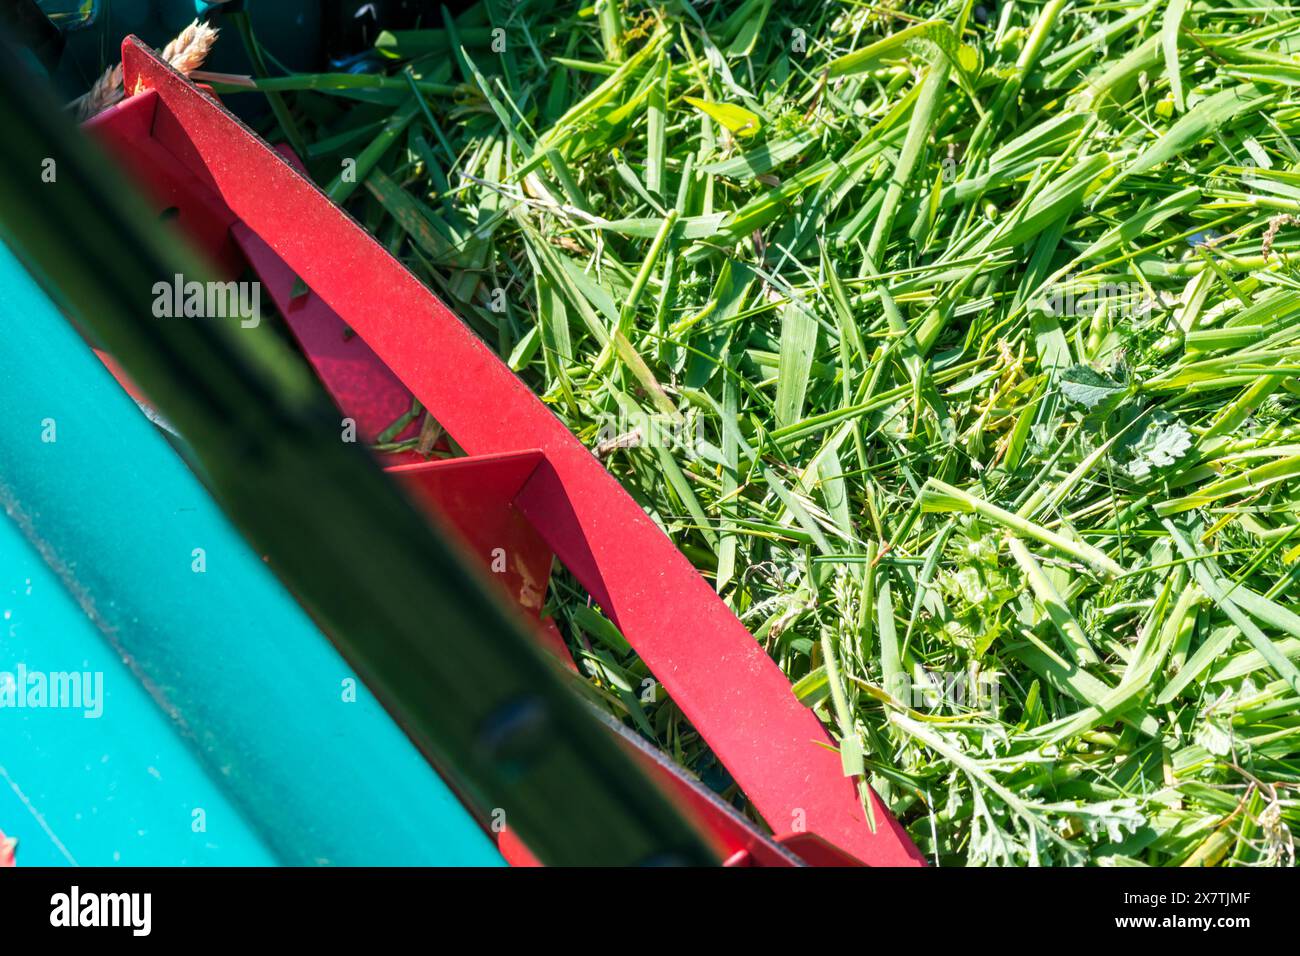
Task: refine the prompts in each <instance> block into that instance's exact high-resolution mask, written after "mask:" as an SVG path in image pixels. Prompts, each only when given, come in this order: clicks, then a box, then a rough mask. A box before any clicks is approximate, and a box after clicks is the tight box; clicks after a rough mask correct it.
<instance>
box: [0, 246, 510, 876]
mask: <svg viewBox="0 0 1300 956" xmlns="http://www.w3.org/2000/svg"><path fill="white" fill-rule="evenodd" d="M167 321H175V320H167ZM0 328H3V329H4V331H5V348H6V355H7V357H8V358H7V362H6V365H7V368H6V371H5V374H4V375H3V376H0V505H3V506H4V507H5V508H6V509H9V510H10V511H11V515H14V516H15V517H16V518H17V520H18V523H19V524H20V526H21V527H22V528H23V531H24V534H26V535H27V537H28V538H29V539H31V540H33V541H36V542H39V543H40V549H41V553H42V554H43V555H44V556H45V557H46V558H47V560H49V561H50V562H51V564H52V566H54V567H55V569H56V571H57V572H58V574H59V577H60V579H61V580H62V581H63V582H64V584H65V586H66V587H68V588H69V589H70V590H71V591H72V592H73V593H74V594H75V596H76V598H77V601H78V603H79V604H80V605H81V606H83V607H93V608H94V610H95V615H96V618H97V623H98V624H99V631H100V632H101V633H100V640H101V641H108V642H109V643H110V644H111V647H112V650H113V651H114V652H115V653H116V655H117V656H118V657H119V658H120V659H121V660H123V661H125V662H127V664H128V665H129V666H130V668H131V670H132V671H133V672H134V673H135V674H136V675H138V677H139V679H140V680H141V682H142V686H147V688H148V691H149V694H150V697H151V698H152V700H153V701H154V703H155V706H156V707H158V708H160V709H161V711H162V712H164V713H165V714H166V715H167V716H168V718H169V720H168V723H169V725H170V727H171V730H172V732H173V734H176V735H180V738H181V739H183V740H184V741H185V744H186V746H188V747H189V748H190V749H191V750H192V751H193V752H194V753H195V754H196V755H198V757H199V758H200V759H201V761H202V765H203V767H204V768H205V769H206V771H207V775H208V777H209V778H210V779H212V780H215V781H217V782H218V783H219V784H220V787H221V790H222V791H223V792H224V793H225V794H227V795H228V797H229V799H230V801H231V803H232V804H233V805H234V807H235V808H237V810H238V812H239V814H240V815H242V817H243V819H244V820H246V821H247V822H248V824H249V825H250V826H251V827H252V828H253V829H254V830H255V831H256V833H257V835H258V838H259V839H260V840H261V842H262V843H263V844H264V845H265V846H266V847H268V848H270V850H271V852H272V853H273V855H274V856H275V858H276V859H277V860H278V861H279V862H282V863H287V864H342V865H361V864H371V865H419V864H426V865H428V864H433V865H441V864H453V865H499V864H500V863H501V859H500V857H499V855H498V854H497V852H496V850H495V848H494V847H493V846H492V844H491V841H489V840H488V838H487V837H486V836H485V835H484V834H483V832H482V831H481V829H480V828H479V827H478V826H477V825H476V823H475V822H474V820H473V819H472V818H471V817H470V816H469V814H468V813H467V812H466V810H465V809H464V808H463V807H462V806H461V805H460V803H459V802H458V801H457V800H456V798H455V796H454V795H453V794H452V793H451V792H450V791H449V790H448V788H447V787H446V785H445V784H444V783H443V782H442V780H441V779H440V778H439V777H438V776H437V774H435V773H434V772H433V771H432V770H431V769H430V767H429V766H428V764H427V763H426V762H425V760H424V759H423V757H422V756H421V755H420V754H419V753H418V751H417V750H416V749H415V748H414V746H413V745H412V744H411V743H410V741H409V740H408V739H407V738H406V736H405V735H404V734H403V733H402V732H401V730H400V729H399V728H398V727H397V726H396V725H395V724H394V723H393V722H392V721H391V720H390V719H389V717H388V715H387V714H386V713H385V712H384V710H383V709H382V707H380V706H379V704H378V703H377V702H376V701H375V700H374V698H373V697H372V696H371V695H370V694H369V693H368V692H367V691H366V689H365V687H364V685H363V684H361V682H360V681H359V680H358V679H357V678H356V676H355V675H354V674H353V673H352V672H351V670H350V669H349V668H348V666H347V664H346V662H344V661H343V659H342V658H341V657H340V656H339V655H338V653H337V652H336V651H335V650H334V648H333V646H332V645H331V644H330V643H329V642H328V641H327V640H326V639H325V638H324V637H323V636H322V635H321V634H320V633H319V632H318V631H317V630H316V628H315V626H314V625H313V624H312V622H311V621H310V619H309V618H308V617H307V616H306V614H305V613H304V612H303V611H302V609H301V608H300V607H299V606H298V605H297V604H296V603H295V602H294V601H293V599H292V597H291V596H290V595H288V594H287V593H286V592H285V590H284V589H283V587H282V586H281V585H280V584H279V582H278V581H277V580H276V579H275V578H274V576H273V575H272V574H271V573H270V572H269V571H268V569H267V568H266V566H265V565H264V564H263V563H262V561H261V560H260V559H259V557H258V556H257V555H256V554H254V553H253V552H252V551H251V550H250V549H249V547H248V546H247V544H246V543H245V542H244V541H243V539H242V538H241V537H240V536H239V535H238V533H237V532H236V531H235V530H234V528H233V527H232V526H231V525H230V524H229V522H228V521H227V520H226V519H225V517H224V515H223V514H222V513H221V512H220V510H219V509H218V508H217V507H216V506H215V505H214V504H213V502H212V501H211V499H210V498H209V497H208V495H207V493H206V491H205V490H204V489H203V488H202V486H201V485H200V484H199V482H198V481H197V479H195V477H194V476H193V475H192V474H191V472H190V471H189V470H188V468H187V467H186V466H185V464H184V463H183V462H182V461H181V460H180V459H179V458H178V457H177V456H176V454H175V453H174V452H173V451H172V449H171V448H170V446H169V445H168V444H167V442H166V441H165V440H164V438H163V437H162V435H161V433H160V432H159V431H158V430H157V429H156V428H155V426H153V425H152V424H150V423H149V422H148V421H147V420H146V418H145V417H144V416H143V415H142V414H141V413H140V411H139V410H138V409H137V408H136V406H135V404H134V403H133V402H132V401H131V399H130V398H129V397H128V396H127V395H126V394H125V393H124V392H123V391H122V390H121V389H120V388H119V387H118V386H117V384H116V383H115V382H114V381H113V380H112V378H111V376H110V375H109V374H108V373H107V371H106V370H105V369H104V368H103V367H102V365H100V363H99V362H98V360H97V359H96V358H95V357H94V355H93V353H91V351H90V350H89V349H87V348H86V346H85V344H84V343H83V342H82V341H81V339H80V338H79V337H78V336H77V335H76V333H75V331H74V330H73V329H72V328H71V327H70V326H69V325H68V324H67V322H66V321H65V320H64V319H63V317H62V316H61V315H59V314H58V312H57V311H56V310H55V309H54V308H53V306H52V304H51V303H50V301H49V300H48V298H46V297H45V295H44V294H43V293H42V292H41V290H40V289H39V287H38V286H37V285H36V284H35V283H34V282H33V281H32V279H31V277H30V276H28V275H27V274H26V272H25V271H23V269H22V268H21V266H20V265H19V264H18V263H17V262H16V260H14V258H13V256H12V254H11V253H10V252H9V251H8V250H7V249H6V248H4V247H3V246H0ZM51 428H52V429H53V431H51ZM51 437H53V440H49V439H50V438H51ZM196 549H200V550H196ZM200 562H201V563H200ZM200 568H201V570H200ZM105 635H109V637H105ZM5 660H6V659H5V658H0V670H3V669H6V668H5V666H4V663H5ZM143 732H145V728H143V727H142V733H143ZM43 746H45V747H46V748H47V752H48V753H49V754H50V755H51V760H52V761H54V762H56V764H57V766H58V768H59V770H58V773H60V774H64V770H65V768H66V775H63V776H60V777H59V778H58V779H59V780H62V781H65V783H64V785H65V786H66V787H68V788H76V787H78V786H81V785H82V781H81V779H80V778H79V775H78V774H77V772H76V767H77V766H78V764H77V760H78V757H77V752H76V751H75V750H74V749H73V747H72V738H71V737H63V736H61V735H60V734H59V733H58V732H57V731H56V730H55V729H54V728H53V727H52V728H51V729H50V733H49V735H48V736H45V737H43ZM14 747H15V744H14V743H13V742H12V738H11V737H10V735H9V734H8V733H4V732H3V730H2V729H0V764H8V763H12V762H13V759H12V757H9V756H7V755H6V752H7V751H11V750H13V749H14ZM50 772H51V773H54V772H55V771H53V770H51V771H50ZM191 802H192V801H191ZM164 812H170V810H166V811H164ZM2 825H3V824H0V826H2ZM209 831H211V826H209ZM73 855H74V857H75V855H76V851H75V849H74V851H73ZM177 862H179V861H177Z"/></svg>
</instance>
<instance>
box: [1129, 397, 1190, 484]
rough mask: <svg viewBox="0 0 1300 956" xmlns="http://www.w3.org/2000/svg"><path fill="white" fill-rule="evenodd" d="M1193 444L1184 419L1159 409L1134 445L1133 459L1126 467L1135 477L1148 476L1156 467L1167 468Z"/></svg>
mask: <svg viewBox="0 0 1300 956" xmlns="http://www.w3.org/2000/svg"><path fill="white" fill-rule="evenodd" d="M1191 447H1192V433H1191V432H1189V431H1188V430H1187V426H1186V425H1184V424H1183V423H1182V421H1181V420H1179V419H1178V418H1176V417H1174V416H1173V415H1170V414H1168V413H1166V412H1157V413H1156V415H1155V416H1153V418H1152V420H1151V422H1150V423H1149V424H1148V425H1147V427H1146V430H1145V431H1143V432H1142V436H1141V437H1140V438H1139V439H1138V440H1137V442H1135V443H1134V445H1133V458H1132V460H1130V461H1129V462H1128V464H1127V465H1125V466H1124V467H1125V469H1126V470H1127V471H1128V473H1129V474H1130V475H1132V476H1133V477H1134V478H1145V477H1147V476H1148V475H1150V474H1151V471H1152V469H1154V468H1168V467H1169V466H1170V465H1173V464H1175V463H1176V462H1177V461H1178V460H1179V459H1180V458H1182V457H1183V456H1184V455H1186V454H1187V452H1188V450H1189V449H1190V448H1191Z"/></svg>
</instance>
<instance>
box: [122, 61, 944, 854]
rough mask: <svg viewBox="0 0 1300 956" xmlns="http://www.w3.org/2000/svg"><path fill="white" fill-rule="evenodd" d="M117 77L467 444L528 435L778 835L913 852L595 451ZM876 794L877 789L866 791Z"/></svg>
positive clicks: (207, 129)
mask: <svg viewBox="0 0 1300 956" xmlns="http://www.w3.org/2000/svg"><path fill="white" fill-rule="evenodd" d="M122 60H123V67H124V71H125V76H126V86H127V89H128V90H133V91H138V90H153V91H156V92H157V94H158V96H159V103H158V107H157V110H156V113H157V115H156V117H155V120H154V126H153V130H152V135H153V136H154V137H155V138H157V139H159V140H160V141H161V142H162V144H163V145H164V146H166V147H167V148H168V149H170V150H171V151H172V152H173V154H174V155H175V156H176V157H177V158H179V159H181V160H182V161H183V162H184V163H186V164H187V165H188V166H190V168H191V170H192V171H193V172H194V173H195V175H196V177H197V178H198V179H199V180H201V181H203V182H205V183H207V184H210V185H211V187H212V188H213V189H214V190H215V191H216V192H217V194H219V195H220V197H221V199H222V200H223V201H224V202H225V204H226V205H227V206H228V207H229V208H230V210H231V211H232V212H233V213H234V214H235V215H236V216H237V217H238V218H239V219H240V220H242V222H243V223H244V224H245V225H246V226H247V227H248V228H249V229H250V230H251V231H252V232H254V233H255V234H256V235H257V236H259V237H260V238H261V239H262V240H263V241H265V242H266V244H267V245H268V246H269V247H270V248H271V249H273V250H274V251H275V253H276V255H277V256H279V257H280V258H281V259H282V260H284V262H285V264H286V265H287V266H288V267H289V268H290V269H292V270H293V271H294V272H295V273H296V274H297V275H299V276H301V277H302V279H303V280H304V281H305V282H306V283H307V285H308V286H310V287H311V289H312V290H313V292H314V293H315V294H316V295H318V296H319V297H320V298H321V299H322V300H323V301H324V302H325V303H326V304H327V305H328V306H329V307H330V308H331V309H332V310H333V311H334V312H335V313H337V314H338V315H339V316H341V317H343V318H344V320H345V321H346V322H347V324H348V326H349V327H350V328H352V329H353V330H355V331H356V332H357V334H358V335H360V336H361V337H362V338H363V339H364V340H365V342H366V344H367V345H368V346H369V347H370V348H371V349H373V350H374V353H375V354H376V355H377V356H378V357H379V358H380V359H381V360H382V361H383V362H384V363H385V364H386V365H387V366H388V367H389V368H390V369H391V370H392V371H393V372H394V373H395V374H396V375H397V377H398V378H399V379H400V380H401V381H402V382H403V383H404V384H405V385H406V386H407V387H409V388H410V390H411V392H412V393H413V394H414V395H415V396H416V397H417V398H418V399H419V400H420V401H421V402H422V403H423V405H424V406H425V407H426V408H428V409H430V410H431V412H432V413H433V414H434V416H435V418H436V419H437V420H438V421H439V422H440V423H441V424H442V425H443V426H444V427H445V428H446V429H447V430H448V432H449V433H450V434H451V435H452V436H453V437H454V438H455V439H456V441H457V442H458V443H459V444H460V446H461V447H463V448H464V449H465V450H466V451H467V452H469V453H470V454H471V455H491V454H501V453H508V452H514V451H516V450H517V449H519V448H520V447H521V446H523V447H534V448H537V449H538V450H539V451H540V452H541V454H542V455H543V460H542V461H541V462H540V463H539V464H538V466H537V467H536V469H535V470H534V472H533V474H532V476H531V477H530V478H529V480H528V481H527V483H526V484H525V485H524V487H523V489H522V491H521V493H520V494H519V496H518V497H517V498H516V504H517V505H518V506H519V508H520V510H521V511H522V512H523V513H524V514H525V515H526V516H527V517H528V518H529V519H530V520H531V522H532V524H533V526H534V527H535V528H536V529H537V531H538V533H540V535H541V537H542V538H543V539H544V540H545V541H546V543H547V544H548V545H549V546H550V548H551V549H552V550H553V551H554V552H555V554H556V555H557V556H558V557H559V558H560V559H561V560H562V561H563V562H564V564H565V565H566V566H567V567H568V568H569V570H570V571H571V572H572V573H573V574H574V575H575V577H577V578H578V580H579V581H581V582H582V584H583V586H584V587H585V588H586V589H587V590H588V592H589V593H590V594H591V595H592V597H593V598H594V599H595V600H596V601H597V602H598V603H599V604H600V605H601V607H602V609H603V610H604V611H605V612H606V613H607V614H608V615H609V616H610V618H611V619H612V620H613V621H614V622H615V623H616V624H617V625H618V626H619V628H620V629H621V630H622V631H623V633H624V634H625V635H626V636H627V638H628V640H629V641H630V642H631V643H632V645H633V646H634V647H635V648H636V650H637V652H638V653H639V654H640V655H641V658H642V659H643V660H644V661H645V662H646V664H647V665H648V666H649V667H650V668H651V670H652V671H653V672H654V673H655V676H656V677H657V678H658V679H659V681H660V682H661V683H662V684H663V685H664V688H665V690H666V691H667V692H668V693H669V695H670V696H671V697H672V698H673V700H674V701H675V702H676V703H677V704H678V706H679V707H680V708H681V709H682V711H683V712H684V713H685V715H686V716H687V718H688V719H689V720H690V721H691V722H692V723H693V725H694V726H695V727H696V728H697V729H698V730H699V732H700V733H701V734H702V735H703V736H704V738H705V740H706V741H707V742H708V743H709V745H710V746H711V747H712V749H713V751H714V752H715V753H716V754H717V756H718V758H719V759H720V760H721V761H722V762H723V764H724V765H725V766H726V767H727V769H728V770H729V771H730V772H731V774H732V776H733V777H734V778H735V779H736V781H737V783H738V784H739V785H740V786H741V787H742V789H744V791H745V793H746V794H747V795H748V796H749V798H750V799H751V800H752V801H753V803H754V805H755V806H756V807H757V808H758V810H759V812H761V813H762V814H763V816H764V817H765V818H766V819H767V820H768V822H769V823H770V824H772V825H773V828H774V829H776V830H778V831H783V830H788V829H792V828H796V829H797V828H798V824H799V823H801V822H806V828H807V832H810V833H814V834H817V835H820V836H821V837H823V838H825V839H826V840H828V841H830V842H832V843H834V844H836V845H838V846H839V847H841V848H843V849H845V850H847V851H848V852H850V853H852V854H854V855H855V856H857V857H859V858H860V859H862V860H863V861H864V862H867V863H871V864H876V865H909V864H910V865H915V864H919V863H922V862H923V861H922V859H921V857H920V854H919V852H918V851H917V850H916V848H915V847H914V846H913V845H912V843H911V841H910V840H909V839H908V838H907V835H906V833H905V832H904V831H903V830H902V828H901V826H899V824H898V823H897V822H896V821H895V820H894V819H893V818H892V816H890V815H889V814H888V812H887V811H886V810H885V808H884V807H883V806H882V805H881V804H880V803H879V801H878V800H877V801H876V806H875V817H876V819H877V820H878V821H879V824H880V832H879V833H876V834H872V833H871V831H870V829H869V828H868V824H867V821H866V815H865V813H864V812H863V808H862V805H861V803H860V802H859V800H858V796H857V792H856V786H855V784H854V782H853V781H852V780H850V779H848V778H846V777H845V776H844V775H843V771H842V769H841V765H840V760H839V758H838V756H837V755H836V754H835V753H834V752H833V751H832V750H831V749H829V747H828V746H827V745H828V744H829V743H830V741H829V738H828V736H827V734H826V732H825V730H824V729H823V728H822V726H821V724H820V722H819V721H818V720H817V718H816V717H815V716H814V715H813V714H812V712H811V711H809V710H808V709H807V708H805V707H804V706H803V705H801V704H800V703H799V702H798V700H796V698H795V696H794V694H793V692H792V691H791V689H790V684H789V681H788V680H787V679H786V677H785V676H784V675H783V674H782V673H781V671H780V669H779V668H777V666H776V665H775V664H774V663H773V662H772V661H771V660H770V659H769V658H768V657H767V655H766V654H765V653H764V652H763V650H762V648H761V647H760V646H759V645H758V644H757V642H756V641H755V640H754V639H753V637H752V635H750V634H749V632H748V631H746V630H745V628H744V626H743V625H741V623H740V622H739V621H738V620H737V619H736V618H735V616H734V615H733V614H732V613H731V612H730V610H729V609H728V608H727V607H726V605H725V604H723V603H722V601H721V600H720V599H719V598H718V596H717V595H716V594H715V593H714V591H713V589H712V588H711V587H710V586H709V584H708V583H707V582H706V581H705V580H704V579H703V578H702V577H701V576H700V575H699V574H698V573H697V572H696V570H695V569H694V568H693V567H692V566H691V564H690V562H689V561H687V559H686V558H685V557H684V556H683V555H682V554H681V553H680V552H679V551H678V550H677V548H676V547H675V546H674V545H673V543H672V542H671V541H670V540H669V539H668V538H667V537H665V536H664V535H663V534H662V533H661V532H660V531H659V529H658V528H657V527H656V526H655V524H654V523H653V522H652V521H651V520H650V518H649V517H648V516H647V515H646V514H645V513H644V512H643V511H642V510H641V508H640V506H639V505H638V504H637V503H636V502H635V501H634V500H633V499H632V498H631V497H630V496H629V495H628V494H627V493H626V492H625V491H624V490H623V489H622V488H621V487H620V486H619V484H618V482H617V481H616V480H615V479H614V478H613V477H612V476H611V475H610V474H609V473H608V472H607V471H606V470H605V469H604V467H603V466H602V465H601V464H600V462H599V461H598V460H597V459H596V458H595V457H594V456H593V455H592V454H591V452H590V451H589V450H588V449H586V448H585V447H584V446H583V445H582V444H581V443H579V442H578V441H577V440H576V439H575V438H574V437H573V435H572V434H571V433H570V432H569V431H568V429H567V428H566V427H565V426H564V425H563V424H562V423H561V422H560V421H558V420H557V419H556V418H555V417H554V416H553V415H552V414H551V413H550V411H549V410H547V409H546V407H545V406H544V405H542V403H541V402H540V401H538V400H537V399H536V397H535V396H534V395H533V394H532V393H531V392H530V391H529V389H528V387H527V386H526V385H525V384H524V383H523V382H522V381H520V380H519V379H518V378H516V377H515V376H514V374H513V373H511V372H510V370H509V369H508V368H507V367H506V366H505V365H504V364H503V363H502V362H501V361H500V360H499V359H498V358H497V357H496V356H495V355H494V354H493V353H492V352H491V350H490V349H488V348H487V346H485V345H484V344H483V343H481V342H480V341H479V340H478V339H477V338H475V337H474V335H473V334H472V333H471V332H470V330H469V329H468V328H467V327H466V326H465V325H464V324H463V323H461V322H460V320H458V319H457V318H456V317H455V316H454V315H453V314H452V313H451V312H450V311H449V310H448V309H447V308H446V306H445V305H443V304H442V302H440V301H439V300H438V299H437V298H436V297H435V296H434V295H433V294H432V293H431V292H430V291H429V290H428V289H427V288H426V287H425V286H424V285H423V284H422V283H420V281H419V280H418V279H416V278H415V276H413V275H412V274H411V273H410V272H408V271H407V270H406V269H405V268H404V267H403V266H402V265H401V264H400V263H399V262H397V260H396V259H394V258H393V257H392V256H390V255H389V254H388V253H387V251H386V250H384V249H383V247H382V246H380V245H379V244H378V243H377V242H376V241H375V240H374V239H373V238H372V237H371V236H370V235H369V234H368V233H367V232H366V231H365V230H364V229H363V228H362V227H361V226H359V225H358V224H357V223H356V222H354V221H353V220H352V219H351V218H350V217H348V216H347V214H346V213H344V212H343V211H342V210H340V209H339V208H338V207H336V206H334V205H333V204H332V203H330V202H329V200H328V199H327V198H326V197H325V196H324V195H323V194H322V193H321V192H320V190H318V189H317V188H316V187H315V186H314V185H313V184H311V183H310V182H309V181H308V180H306V179H304V178H303V177H302V176H301V175H300V174H299V173H298V172H297V171H296V170H295V169H294V168H293V167H292V166H291V165H290V164H289V163H287V162H286V161H285V160H284V158H283V157H281V156H280V155H278V154H277V153H276V152H275V151H274V150H272V149H271V148H270V147H269V146H268V145H267V144H266V143H265V142H263V141H262V140H260V139H259V138H258V137H257V136H255V135H254V134H253V133H251V132H250V131H249V130H248V129H247V128H245V127H244V126H243V125H242V124H240V123H239V122H238V120H236V119H235V118H234V117H233V116H231V115H230V114H229V113H228V112H226V111H225V110H224V109H223V108H221V107H220V106H219V105H217V104H215V103H214V102H213V101H212V100H211V99H209V98H208V97H207V96H205V95H204V94H203V93H202V92H201V91H200V90H198V89H197V88H196V87H195V86H194V85H193V84H191V83H189V82H188V81H187V80H186V79H185V78H184V77H182V76H180V75H179V74H177V73H176V72H174V71H173V70H171V68H170V67H168V66H167V65H166V64H165V63H163V62H162V61H161V60H160V59H159V58H158V57H157V56H156V55H155V54H153V52H152V51H150V50H149V49H148V48H147V47H146V46H144V45H143V44H141V43H140V42H139V41H137V40H135V39H134V38H128V40H127V41H126V42H125V43H124V44H123V51H122ZM872 799H873V800H875V799H876V798H875V797H874V796H873V797H872Z"/></svg>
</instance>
